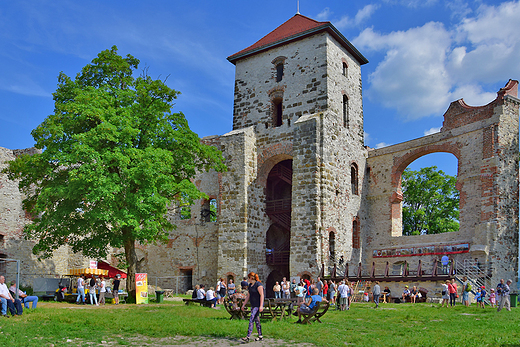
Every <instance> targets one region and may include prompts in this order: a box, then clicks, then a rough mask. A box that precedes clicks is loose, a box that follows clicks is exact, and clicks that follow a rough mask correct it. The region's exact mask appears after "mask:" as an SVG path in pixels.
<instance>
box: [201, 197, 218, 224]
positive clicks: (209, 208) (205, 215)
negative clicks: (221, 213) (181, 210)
mask: <svg viewBox="0 0 520 347" xmlns="http://www.w3.org/2000/svg"><path fill="white" fill-rule="evenodd" d="M200 217H201V220H203V221H204V222H216V221H217V199H210V200H206V201H204V204H203V205H202V208H201V210H200Z"/></svg>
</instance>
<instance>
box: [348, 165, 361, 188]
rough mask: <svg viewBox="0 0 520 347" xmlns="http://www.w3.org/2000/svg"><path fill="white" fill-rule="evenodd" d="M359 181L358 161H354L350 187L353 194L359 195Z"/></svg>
mask: <svg viewBox="0 0 520 347" xmlns="http://www.w3.org/2000/svg"><path fill="white" fill-rule="evenodd" d="M358 181H359V180H358V167H357V165H356V163H352V165H350V189H351V191H352V194H353V195H359V189H358Z"/></svg>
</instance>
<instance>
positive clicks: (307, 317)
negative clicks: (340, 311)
mask: <svg viewBox="0 0 520 347" xmlns="http://www.w3.org/2000/svg"><path fill="white" fill-rule="evenodd" d="M329 306H330V304H329V303H328V302H324V301H321V302H317V303H316V306H315V307H314V309H313V310H312V311H311V312H310V313H300V314H301V315H302V317H303V321H302V324H311V323H312V322H316V321H317V322H318V323H321V320H320V318H321V317H322V316H323V315H324V314H325V313H327V311H328V309H329Z"/></svg>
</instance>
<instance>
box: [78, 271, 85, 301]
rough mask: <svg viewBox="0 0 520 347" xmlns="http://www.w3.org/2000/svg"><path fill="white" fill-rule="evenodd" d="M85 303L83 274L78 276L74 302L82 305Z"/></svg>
mask: <svg viewBox="0 0 520 347" xmlns="http://www.w3.org/2000/svg"><path fill="white" fill-rule="evenodd" d="M84 303H85V275H81V276H79V278H78V298H77V299H76V304H80V305H83V304H84Z"/></svg>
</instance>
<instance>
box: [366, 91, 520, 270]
mask: <svg viewBox="0 0 520 347" xmlns="http://www.w3.org/2000/svg"><path fill="white" fill-rule="evenodd" d="M516 88H517V82H510V83H508V85H507V86H506V89H507V93H506V92H503V93H502V94H501V92H499V96H498V97H497V99H496V100H495V101H493V102H492V103H490V104H488V105H486V106H482V107H469V106H467V105H465V104H464V103H463V102H462V101H456V102H454V103H452V105H451V106H450V108H449V109H448V111H447V112H446V114H445V121H444V126H443V128H442V130H441V132H440V133H437V134H433V135H429V136H425V137H422V138H419V139H416V140H412V141H408V142H405V143H401V144H398V145H395V146H390V147H386V148H382V149H377V150H371V151H369V157H368V161H367V162H368V165H369V167H370V168H371V171H370V172H371V174H370V177H369V185H368V187H369V189H368V192H367V196H366V199H367V208H366V210H365V211H364V213H363V218H362V228H361V230H362V239H363V249H364V251H365V255H364V257H363V260H364V261H363V263H364V264H366V266H367V267H368V265H369V264H372V261H374V262H376V264H379V265H380V266H382V263H386V261H388V262H389V263H390V264H392V263H397V262H400V261H403V260H406V261H408V262H409V263H410V264H411V265H410V268H415V267H416V266H417V263H418V261H419V259H421V260H422V262H423V263H424V264H432V263H433V260H434V259H439V258H440V256H439V255H429V256H410V257H402V256H401V257H387V258H379V257H373V256H374V253H373V252H374V251H375V250H378V249H385V248H386V249H388V248H401V247H402V248H410V247H423V246H437V245H454V244H459V243H462V244H469V252H467V253H461V254H456V255H453V256H452V257H453V258H455V259H456V260H458V261H463V260H464V259H475V258H478V259H479V261H481V262H488V261H492V262H493V264H494V265H493V267H494V272H493V274H492V275H493V277H499V278H502V277H509V278H513V279H514V278H516V276H517V270H518V269H517V266H518V265H517V258H518V103H519V101H518V99H517V98H516ZM504 94H506V95H505V96H504ZM507 94H509V95H507ZM434 152H447V153H452V154H453V155H454V156H456V157H457V159H458V175H457V189H459V191H460V218H459V219H460V229H459V231H458V232H454V233H446V234H438V235H417V236H401V234H402V225H401V209H402V192H401V187H400V184H401V174H402V172H403V170H404V169H405V168H406V167H407V166H408V165H409V164H410V163H411V162H412V161H414V160H415V159H417V158H419V157H421V156H423V155H426V154H429V153H434ZM374 216H377V218H374Z"/></svg>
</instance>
